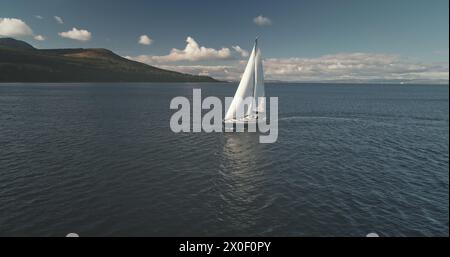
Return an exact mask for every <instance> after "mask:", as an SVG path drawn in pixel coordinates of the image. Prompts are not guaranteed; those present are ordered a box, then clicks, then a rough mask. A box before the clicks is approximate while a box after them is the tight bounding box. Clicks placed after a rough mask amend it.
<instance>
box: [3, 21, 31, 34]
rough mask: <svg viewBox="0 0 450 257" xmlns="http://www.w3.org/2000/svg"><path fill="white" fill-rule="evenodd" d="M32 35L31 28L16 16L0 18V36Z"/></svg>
mask: <svg viewBox="0 0 450 257" xmlns="http://www.w3.org/2000/svg"><path fill="white" fill-rule="evenodd" d="M30 35H33V31H32V30H31V28H30V27H29V26H28V25H27V24H26V23H25V22H23V21H22V20H20V19H16V18H0V36H7V37H19V36H30Z"/></svg>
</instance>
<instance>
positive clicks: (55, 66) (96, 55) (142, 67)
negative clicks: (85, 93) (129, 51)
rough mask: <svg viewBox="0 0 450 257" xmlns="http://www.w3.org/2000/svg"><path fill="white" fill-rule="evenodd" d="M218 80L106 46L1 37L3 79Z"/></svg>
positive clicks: (21, 80) (0, 52)
mask: <svg viewBox="0 0 450 257" xmlns="http://www.w3.org/2000/svg"><path fill="white" fill-rule="evenodd" d="M215 81H216V80H215V79H213V78H211V77H207V76H196V75H190V74H183V73H179V72H174V71H169V70H163V69H159V68H156V67H153V66H150V65H146V64H143V63H140V62H135V61H132V60H128V59H126V58H123V57H121V56H119V55H117V54H115V53H113V52H112V51H110V50H107V49H101V48H93V49H82V48H80V49H36V48H34V47H33V46H31V45H29V44H28V43H26V42H23V41H20V40H15V39H12V38H0V82H215Z"/></svg>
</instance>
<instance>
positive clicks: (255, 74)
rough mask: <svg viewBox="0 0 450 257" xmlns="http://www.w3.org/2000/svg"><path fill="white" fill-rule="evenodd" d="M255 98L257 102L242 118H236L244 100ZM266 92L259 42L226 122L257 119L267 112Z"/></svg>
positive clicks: (228, 112)
mask: <svg viewBox="0 0 450 257" xmlns="http://www.w3.org/2000/svg"><path fill="white" fill-rule="evenodd" d="M249 96H250V97H253V98H254V100H255V102H254V104H252V105H250V106H249V107H248V109H247V110H245V111H244V112H243V113H242V117H236V115H237V112H236V110H237V109H238V108H242V106H241V105H242V104H243V100H244V99H245V98H247V97H249ZM264 96H265V90H264V73H263V67H262V57H261V50H260V49H259V48H258V45H257V40H255V46H254V47H253V50H252V52H251V54H250V57H249V59H248V63H247V66H246V67H245V71H244V74H243V75H242V78H241V82H240V83H239V86H238V88H237V90H236V93H235V95H234V98H233V101H232V102H231V105H230V107H229V109H228V111H227V113H226V115H225V121H229V120H233V119H234V120H240V119H243V118H245V117H244V116H248V117H253V118H256V117H257V113H260V112H265V100H264Z"/></svg>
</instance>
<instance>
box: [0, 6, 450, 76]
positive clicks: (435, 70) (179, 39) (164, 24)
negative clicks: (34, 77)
mask: <svg viewBox="0 0 450 257" xmlns="http://www.w3.org/2000/svg"><path fill="white" fill-rule="evenodd" d="M256 36H259V38H260V39H259V45H260V47H261V50H262V54H263V57H264V69H265V76H266V79H268V80H284V81H375V80H376V81H400V82H401V81H419V82H420V81H429V82H442V81H444V82H445V81H447V83H448V74H449V73H448V67H449V65H448V62H449V61H448V60H449V57H448V56H449V1H448V0H377V1H373V0H292V1H289V0H280V1H268V0H260V1H254V0H246V1H214V0H209V1H206V0H197V1H181V0H179V1H175V0H163V1H149V0H147V1H144V0H128V1H125V0H123V1H118V0H109V1H107V0H94V1H92V0H90V1H88V0H39V1H32V0H0V37H14V38H17V39H22V40H25V41H27V42H29V43H31V44H32V45H33V46H35V47H37V48H72V47H75V48H90V47H98V48H108V49H110V50H113V51H114V52H116V53H117V54H119V55H121V56H124V57H126V58H129V59H133V60H137V61H141V62H145V63H147V64H150V65H154V66H158V67H162V68H167V69H172V70H177V71H182V72H187V73H192V74H202V75H210V76H213V77H215V78H218V79H226V80H238V79H239V77H240V76H241V74H242V72H243V69H244V66H245V63H246V60H247V58H248V56H247V54H248V51H250V50H251V48H252V44H253V41H254V38H255V37H256Z"/></svg>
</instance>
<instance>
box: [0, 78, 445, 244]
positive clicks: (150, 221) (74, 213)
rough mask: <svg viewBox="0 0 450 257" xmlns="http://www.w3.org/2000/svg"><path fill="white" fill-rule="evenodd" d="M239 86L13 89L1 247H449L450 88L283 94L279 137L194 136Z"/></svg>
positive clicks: (321, 88)
mask: <svg viewBox="0 0 450 257" xmlns="http://www.w3.org/2000/svg"><path fill="white" fill-rule="evenodd" d="M193 88H201V89H202V94H203V96H209V95H215V96H219V97H225V96H232V95H233V94H234V91H235V89H236V84H126V83H117V84H0V236H24V235H32V236H64V235H66V234H67V233H69V232H76V233H79V234H80V235H81V236H365V235H366V234H367V233H369V232H377V233H379V234H380V235H384V236H438V235H439V236H448V235H449V223H448V221H449V162H448V161H449V143H448V142H449V141H448V140H449V107H448V104H449V99H448V94H449V90H448V89H449V88H448V86H430V85H428V86H426V85H408V86H400V85H397V86H396V85H331V84H317V85H307V84H269V85H267V87H266V90H267V94H268V95H269V96H278V97H279V116H280V121H279V137H278V141H277V142H276V143H274V144H260V143H259V141H258V135H257V134H255V133H226V134H224V133H181V134H175V133H173V132H171V130H170V128H169V120H170V116H171V114H172V113H173V112H174V111H173V110H170V109H169V103H170V100H171V99H172V98H173V97H175V96H187V97H191V96H192V89H193Z"/></svg>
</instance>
